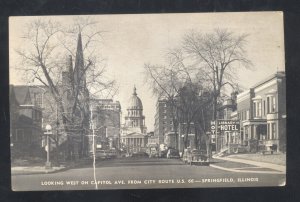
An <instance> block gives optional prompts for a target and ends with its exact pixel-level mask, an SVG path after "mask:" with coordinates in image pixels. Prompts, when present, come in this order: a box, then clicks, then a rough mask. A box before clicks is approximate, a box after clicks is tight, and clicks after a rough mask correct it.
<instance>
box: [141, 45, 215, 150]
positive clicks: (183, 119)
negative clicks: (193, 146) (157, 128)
mask: <svg viewBox="0 0 300 202" xmlns="http://www.w3.org/2000/svg"><path fill="white" fill-rule="evenodd" d="M166 58H167V63H168V66H159V65H149V64H146V65H145V70H146V79H147V81H148V83H149V84H150V86H151V89H152V90H153V93H154V95H156V96H157V97H158V98H159V99H161V98H163V99H165V100H166V101H167V102H168V104H169V106H170V108H171V109H170V112H171V113H170V114H171V116H172V123H173V128H174V133H175V137H176V147H178V143H179V137H178V129H179V124H180V123H181V124H182V126H184V127H183V129H184V134H185V136H184V148H186V147H187V146H188V145H187V143H188V138H187V136H188V134H189V133H190V132H191V125H192V124H198V125H197V126H200V130H201V131H203V127H202V125H203V124H202V120H203V119H199V120H198V118H199V116H198V114H199V113H200V112H201V111H203V110H204V109H205V108H204V106H205V105H207V104H208V103H209V101H206V102H204V100H203V99H201V97H200V96H201V95H200V94H201V93H200V91H203V90H204V89H203V85H202V84H201V81H200V80H199V78H198V77H196V76H195V75H196V70H197V69H195V68H193V67H192V66H190V65H187V64H185V61H184V58H183V54H182V51H181V50H180V49H173V50H169V52H168V54H167V57H166ZM199 124H200V125H199ZM201 124H202V125H201ZM193 127H194V126H193ZM200 134H201V133H200V132H199V133H197V135H200ZM196 138H197V137H196ZM195 143H197V141H195ZM184 148H183V149H184Z"/></svg>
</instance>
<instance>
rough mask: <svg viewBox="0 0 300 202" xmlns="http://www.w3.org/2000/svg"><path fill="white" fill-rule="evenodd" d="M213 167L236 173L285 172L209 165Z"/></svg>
mask: <svg viewBox="0 0 300 202" xmlns="http://www.w3.org/2000/svg"><path fill="white" fill-rule="evenodd" d="M209 166H210V167H212V168H216V169H220V170H225V171H230V172H236V173H263V174H284V173H282V172H280V171H256V170H236V169H232V168H225V167H222V166H216V165H213V164H210V165H209Z"/></svg>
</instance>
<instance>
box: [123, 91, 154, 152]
mask: <svg viewBox="0 0 300 202" xmlns="http://www.w3.org/2000/svg"><path fill="white" fill-rule="evenodd" d="M147 141H148V139H147V127H146V125H145V116H144V115H143V104H142V101H141V99H140V98H139V97H138V96H137V93H136V88H135V87H134V89H133V94H132V96H131V97H130V99H129V101H128V107H127V115H126V116H125V124H124V126H123V127H122V130H121V143H122V144H123V146H124V147H125V148H126V150H127V152H128V153H136V152H140V151H146V146H147Z"/></svg>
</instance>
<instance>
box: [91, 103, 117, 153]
mask: <svg viewBox="0 0 300 202" xmlns="http://www.w3.org/2000/svg"><path fill="white" fill-rule="evenodd" d="M90 107H91V114H92V115H93V119H92V121H93V124H94V130H95V135H97V144H98V146H99V147H101V148H103V149H112V148H116V149H118V148H120V130H121V120H120V119H121V105H120V102H119V101H113V100H112V99H92V100H91V101H90ZM89 142H90V143H89V147H90V149H91V148H92V139H91V138H90V140H89Z"/></svg>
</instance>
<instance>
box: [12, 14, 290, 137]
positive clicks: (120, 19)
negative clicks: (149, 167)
mask: <svg viewBox="0 0 300 202" xmlns="http://www.w3.org/2000/svg"><path fill="white" fill-rule="evenodd" d="M39 18H43V17H39ZM47 18H52V19H53V20H57V21H61V22H62V23H64V24H68V23H71V22H72V20H73V18H74V16H47ZM33 19H36V17H30V16H26V17H10V19H9V45H10V46H9V48H10V50H9V54H10V55H9V60H10V67H15V66H16V65H17V63H18V56H17V54H16V53H15V51H14V50H15V49H18V47H20V46H22V38H21V36H22V34H23V32H24V31H25V29H24V26H25V24H26V23H29V22H30V21H32V20H33ZM93 19H95V20H97V21H99V25H98V26H99V29H100V30H104V31H106V32H105V33H104V41H103V44H102V46H103V47H102V48H101V52H102V55H103V57H105V58H107V70H108V74H109V75H111V76H113V77H114V78H116V80H117V82H118V84H119V85H120V89H119V94H118V95H117V96H116V97H115V100H119V101H120V103H121V107H122V112H123V115H124V114H125V113H126V107H127V100H128V99H129V97H130V96H131V94H132V91H133V86H134V85H136V88H137V93H138V96H139V97H140V98H141V100H142V102H143V106H144V114H145V116H146V125H147V127H148V131H152V130H153V128H154V127H153V124H154V115H155V104H156V99H155V98H154V97H153V96H152V94H151V90H150V88H149V86H148V85H147V84H145V82H144V77H143V74H142V72H143V67H144V64H145V63H151V64H164V62H165V61H164V58H163V57H164V55H165V53H166V52H167V50H168V49H169V48H174V47H176V46H177V45H179V44H180V43H181V40H182V37H183V35H184V34H185V33H187V32H188V31H190V30H192V29H193V30H195V31H200V32H203V33H205V32H210V31H212V30H213V29H215V28H221V29H223V28H226V29H228V30H229V31H233V32H234V33H236V34H243V33H247V34H249V36H248V38H247V40H248V44H247V48H246V49H247V55H248V58H249V59H250V60H251V61H252V63H253V64H254V68H255V70H254V71H253V70H245V69H242V70H241V71H238V77H239V78H240V83H241V85H242V86H245V87H250V86H251V85H253V84H254V83H256V82H258V81H260V80H262V79H264V78H265V77H267V76H268V75H270V74H273V73H275V72H276V71H277V70H279V71H284V69H285V66H284V64H285V62H284V41H283V39H284V36H283V14H282V13H281V12H246V13H194V14H133V15H94V16H93ZM10 83H11V84H24V81H22V80H21V77H20V74H19V73H18V72H16V70H15V69H14V68H10Z"/></svg>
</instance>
